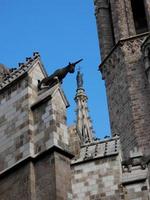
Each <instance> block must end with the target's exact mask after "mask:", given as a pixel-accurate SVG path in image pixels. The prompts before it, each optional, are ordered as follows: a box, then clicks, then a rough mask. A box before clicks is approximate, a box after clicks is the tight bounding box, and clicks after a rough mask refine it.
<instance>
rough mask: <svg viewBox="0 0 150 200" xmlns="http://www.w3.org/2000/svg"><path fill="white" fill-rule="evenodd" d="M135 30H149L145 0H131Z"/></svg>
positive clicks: (138, 31) (142, 31)
mask: <svg viewBox="0 0 150 200" xmlns="http://www.w3.org/2000/svg"><path fill="white" fill-rule="evenodd" d="M131 5H132V11H133V18H134V24H135V30H136V33H137V34H140V33H144V32H147V31H148V25H147V19H146V13H145V7H144V1H143V0H131Z"/></svg>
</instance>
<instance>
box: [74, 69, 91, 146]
mask: <svg viewBox="0 0 150 200" xmlns="http://www.w3.org/2000/svg"><path fill="white" fill-rule="evenodd" d="M76 81H77V90H76V96H75V101H76V104H77V112H76V115H77V123H76V128H77V132H78V134H79V137H80V139H81V142H82V144H85V143H91V142H93V141H94V131H93V128H92V127H93V126H92V123H91V118H90V117H89V113H88V106H87V100H88V97H87V95H86V94H85V90H84V88H83V74H81V72H80V70H78V72H77V77H76Z"/></svg>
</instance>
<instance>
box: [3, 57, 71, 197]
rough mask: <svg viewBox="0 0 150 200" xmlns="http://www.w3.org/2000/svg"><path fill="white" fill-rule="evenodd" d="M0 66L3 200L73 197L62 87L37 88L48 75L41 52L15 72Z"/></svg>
mask: <svg viewBox="0 0 150 200" xmlns="http://www.w3.org/2000/svg"><path fill="white" fill-rule="evenodd" d="M0 70H1V72H4V73H3V75H2V79H1V81H0V199H1V200H2V199H3V200H8V199H9V200H19V199H22V200H37V199H39V200H42V199H45V200H55V199H69V198H70V195H71V170H70V162H71V158H72V154H70V153H69V150H68V149H69V135H68V131H67V125H66V107H67V106H68V101H67V99H66V97H65V95H64V93H63V91H62V89H61V87H60V85H59V84H57V85H55V86H53V87H52V88H49V87H47V88H44V89H42V90H40V91H39V90H38V88H37V84H38V80H42V79H43V78H44V77H47V74H46V72H45V70H44V66H43V64H42V63H41V60H40V56H39V54H38V53H34V55H33V57H32V58H27V59H26V62H25V63H22V64H20V66H19V67H18V68H16V69H15V70H14V71H12V72H10V71H9V70H8V69H6V68H5V67H4V66H2V65H1V66H0ZM6 72H9V73H6Z"/></svg>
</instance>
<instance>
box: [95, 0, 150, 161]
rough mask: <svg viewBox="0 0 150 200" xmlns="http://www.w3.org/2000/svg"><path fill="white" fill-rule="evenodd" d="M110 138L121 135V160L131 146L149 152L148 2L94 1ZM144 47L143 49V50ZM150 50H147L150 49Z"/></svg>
mask: <svg viewBox="0 0 150 200" xmlns="http://www.w3.org/2000/svg"><path fill="white" fill-rule="evenodd" d="M94 4H95V15H96V23H97V29H98V37H99V44H100V50H101V64H100V66H99V69H100V71H101V73H102V78H103V79H104V80H105V86H106V91H107V99H108V107H109V114H110V123H111V130H112V135H115V134H118V135H120V141H121V148H122V152H123V155H124V157H128V155H129V152H130V150H132V149H133V148H134V147H137V148H140V149H141V150H142V152H143V153H144V154H145V155H148V154H149V149H150V85H149V84H150V83H149V81H148V80H149V76H148V72H149V65H148V64H147V65H146V66H145V63H147V62H145V59H148V57H146V58H145V56H144V55H150V54H148V53H146V54H144V52H143V51H144V50H141V49H148V48H146V43H149V40H148V39H146V38H147V37H148V35H149V33H150V32H149V31H150V20H149V19H150V1H149V0H95V1H94ZM143 45H144V47H143ZM149 49H150V48H149Z"/></svg>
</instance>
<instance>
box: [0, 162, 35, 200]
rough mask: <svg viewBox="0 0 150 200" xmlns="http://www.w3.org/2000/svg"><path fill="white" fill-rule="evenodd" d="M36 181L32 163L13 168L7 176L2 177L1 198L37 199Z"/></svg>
mask: <svg viewBox="0 0 150 200" xmlns="http://www.w3.org/2000/svg"><path fill="white" fill-rule="evenodd" d="M34 181H35V179H34V173H33V169H32V164H31V163H28V164H27V165H25V166H23V167H20V168H17V169H13V170H12V171H11V172H10V173H8V174H7V176H3V177H2V176H1V177H0V186H1V187H0V199H1V200H19V199H22V200H35V192H34V189H35V188H33V187H34V186H35V185H34Z"/></svg>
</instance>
